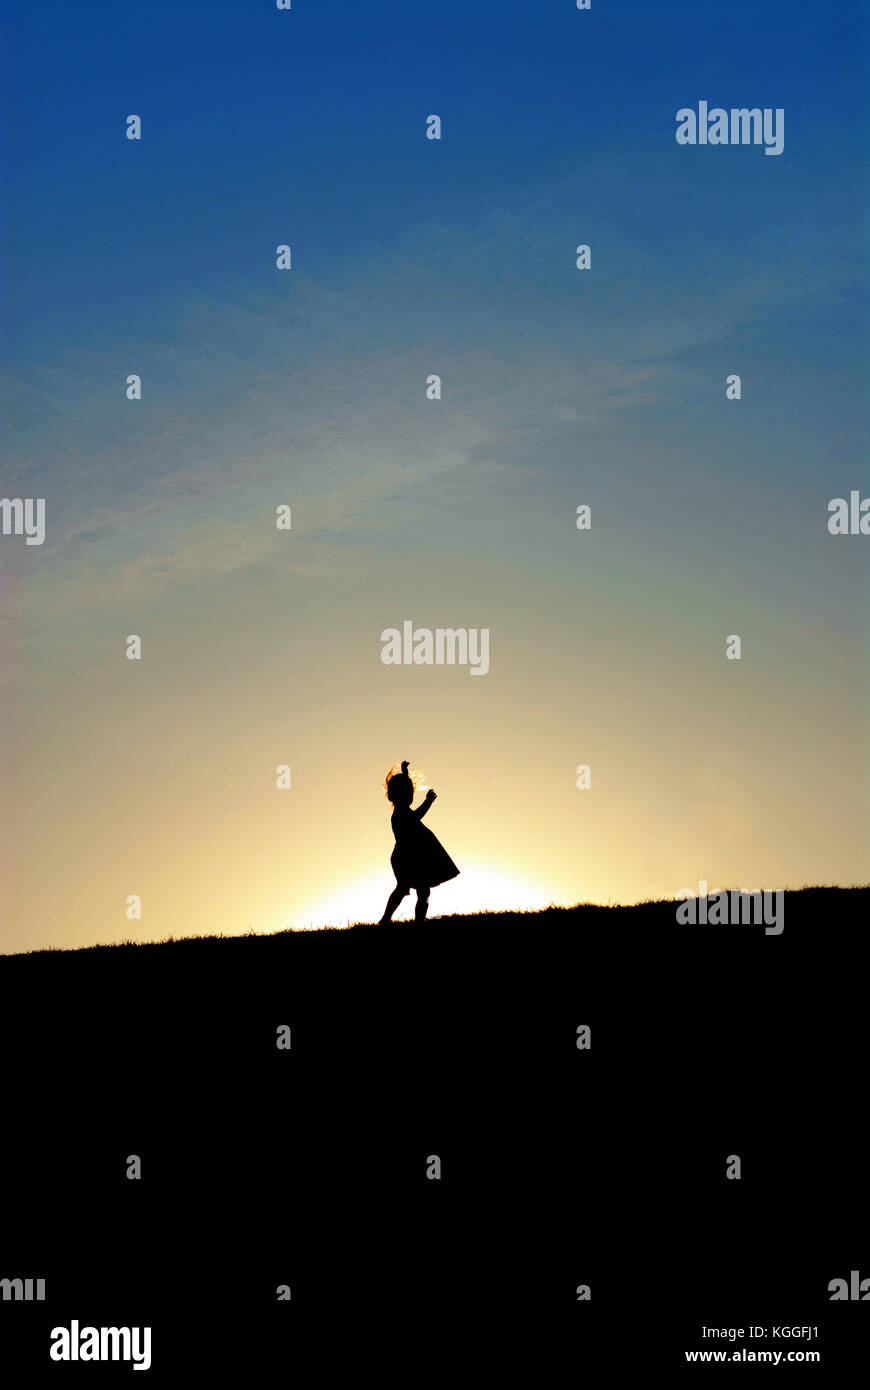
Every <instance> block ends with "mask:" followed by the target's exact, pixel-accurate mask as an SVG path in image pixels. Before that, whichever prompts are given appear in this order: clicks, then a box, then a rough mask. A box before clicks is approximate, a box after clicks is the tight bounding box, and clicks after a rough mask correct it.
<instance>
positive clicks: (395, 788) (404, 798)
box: [384, 763, 426, 806]
mask: <svg viewBox="0 0 870 1390" xmlns="http://www.w3.org/2000/svg"><path fill="white" fill-rule="evenodd" d="M425 780H426V779H425V776H424V774H423V773H422V772H421V771H420V770H419V769H418V768H412V769H411V771H409V770H408V764H407V763H402V765H401V767H400V766H399V764H398V763H393V766H392V767H391V768H390V770H389V772H388V773H387V775H386V777H385V778H384V795H385V796H386V798H387V800H388V801H391V802H392V803H393V805H394V806H410V804H411V802H412V801H413V800H414V796H415V794H416V792H417V788H418V787H420V786H422V785H423V783H424V782H425Z"/></svg>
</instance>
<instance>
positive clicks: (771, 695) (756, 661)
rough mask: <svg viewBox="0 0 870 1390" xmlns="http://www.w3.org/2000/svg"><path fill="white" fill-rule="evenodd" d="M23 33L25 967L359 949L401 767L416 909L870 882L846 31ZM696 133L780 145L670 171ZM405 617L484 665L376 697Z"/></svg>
mask: <svg viewBox="0 0 870 1390" xmlns="http://www.w3.org/2000/svg"><path fill="white" fill-rule="evenodd" d="M0 39H2V51H3V58H2V60H0V61H2V65H3V67H2V78H3V81H2V89H3V91H2V98H0V102H2V104H0V126H2V144H0V178H2V185H3V189H4V197H3V211H2V223H0V233H2V254H3V266H4V273H3V276H2V324H3V327H2V340H0V353H2V360H0V406H2V419H3V429H2V487H0V495H2V496H3V497H8V498H14V497H22V498H25V497H31V498H39V497H43V498H45V506H46V535H45V541H44V543H43V544H42V545H41V546H35V545H34V546H30V545H27V544H26V543H25V540H24V537H22V536H15V535H4V536H2V537H0V582H2V597H0V637H2V670H0V720H2V725H0V731H2V753H0V774H2V781H0V819H2V826H0V828H2V847H0V870H2V874H3V883H4V887H3V890H2V916H3V929H2V937H0V949H2V950H4V951H22V950H29V949H33V948H37V947H44V946H49V945H53V946H80V945H87V944H91V943H93V942H97V941H99V942H109V941H116V940H122V939H133V940H153V939H160V938H164V937H166V936H169V935H174V936H176V937H178V936H188V935H196V934H201V933H202V934H211V933H215V932H225V933H228V934H229V933H237V932H244V931H247V930H250V929H253V930H255V931H274V930H278V929H280V928H282V927H285V926H296V927H299V926H307V925H317V924H323V923H326V922H328V923H333V924H336V925H343V924H346V923H347V922H349V921H350V922H353V921H356V920H361V921H374V920H377V918H378V917H379V916H380V914H381V911H382V909H383V904H384V901H385V899H386V896H387V894H388V892H389V891H390V890H391V888H392V887H393V883H394V880H393V876H392V872H391V870H390V867H389V855H390V852H391V849H392V836H391V832H390V825H389V809H390V808H389V805H388V803H387V801H386V800H385V798H384V795H383V790H382V782H383V778H384V775H385V773H386V771H387V769H388V768H390V766H391V765H393V764H394V763H396V762H399V761H401V760H402V759H408V760H410V762H411V764H412V765H413V766H415V767H420V768H422V769H424V770H425V772H426V774H427V779H428V783H429V785H431V786H432V787H434V788H435V790H436V791H437V793H438V800H437V803H436V805H435V806H434V807H433V809H432V810H431V811H430V813H429V816H428V819H427V824H428V825H429V826H430V827H431V829H432V830H433V831H434V832H435V833H436V834H437V835H438V836H439V838H440V839H441V840H442V842H443V844H444V845H445V847H446V849H447V850H448V852H449V853H450V854H451V855H452V857H453V858H454V859H455V861H456V862H457V864H458V865H459V867H460V869H461V871H462V872H461V874H460V877H459V878H458V879H456V880H454V881H453V883H451V884H448V885H444V886H442V887H440V888H437V889H435V890H433V894H432V903H431V908H430V913H431V915H438V914H441V913H447V912H453V911H465V910H468V911H478V910H483V909H486V908H503V907H510V906H519V907H536V906H544V905H546V904H548V903H550V902H556V903H563V904H571V903H575V902H578V901H590V902H634V901H639V900H642V899H645V898H649V897H664V896H673V895H674V894H675V893H677V892H679V891H681V890H684V889H686V888H692V889H693V890H694V889H695V888H696V886H697V885H698V884H700V883H701V882H702V881H704V882H707V883H708V884H709V885H710V888H711V890H712V888H713V887H715V886H727V887H732V888H735V887H736V888H744V889H750V888H760V887H767V888H778V887H800V886H801V885H802V884H805V883H828V884H835V883H836V884H842V885H848V884H854V883H866V882H868V881H870V871H868V864H870V854H868V829H870V819H868V802H867V790H866V789H867V782H868V776H867V774H868V770H870V760H868V738H867V735H868V663H867V597H868V585H867V580H868V560H867V555H868V548H870V540H868V539H867V538H866V537H862V536H860V535H856V536H852V535H849V536H832V535H831V534H830V533H829V531H828V527H827V522H828V503H829V500H830V499H832V498H834V497H845V498H848V497H849V494H850V492H851V491H852V490H854V489H857V490H859V492H860V495H861V496H862V497H867V496H868V495H870V478H868V470H867V465H866V457H867V454H866V433H867V400H868V397H867V369H868V331H867V330H868V313H867V260H866V255H867V250H866V248H867V211H868V192H867V156H868V116H867V106H866V96H865V93H866V89H867V82H868V18H867V15H866V13H864V14H862V13H861V6H859V5H857V4H851V3H847V4H843V5H838V6H837V7H836V8H835V9H834V10H833V11H831V10H829V9H825V8H819V7H806V6H801V7H797V6H793V5H786V4H782V3H770V0H751V2H747V0H737V3H735V4H732V5H729V6H727V7H725V6H714V5H706V6H703V7H701V6H698V5H697V3H696V0H686V3H663V4H641V3H638V0H628V3H616V0H593V3H592V7H591V9H590V10H589V11H578V10H577V9H576V5H575V4H573V3H571V2H570V0H534V2H532V0H529V2H528V3H520V2H519V0H515V2H514V3H498V0H443V2H442V3H439V4H438V5H418V4H413V3H408V0H401V3H399V0H396V3H387V2H386V0H383V3H360V0H293V6H292V10H290V11H278V10H277V8H276V7H275V6H274V5H272V4H271V3H269V0H258V2H257V3H254V2H253V0H245V2H244V3H243V0H238V3H230V0H216V2H215V3H208V0H185V3H184V4H183V5H179V4H178V3H177V0H172V3H153V2H151V0H147V2H146V0H143V3H129V4H117V3H113V4H109V3H107V2H104V0H97V3H90V4H87V3H85V4H77V5H75V6H69V5H67V4H65V3H61V2H60V0H57V2H55V0H49V3H43V4H41V5H39V6H38V7H37V6H30V5H24V4H9V3H7V4H6V5H5V6H4V7H3V23H2V34H0ZM702 100H703V101H707V102H708V103H709V105H710V106H711V107H712V106H716V105H721V106H722V107H725V108H730V107H732V106H734V107H740V106H749V107H753V106H758V107H760V108H765V107H769V108H773V109H776V108H782V110H783V111H784V113H785V115H784V136H785V139H784V149H783V152H782V153H781V154H780V155H776V156H767V155H765V152H764V148H763V147H759V146H752V145H748V146H736V145H735V146H730V145H729V146H721V147H717V146H712V145H707V146H681V145H678V144H677V142H676V140H675V130H676V119H675V118H676V113H677V111H678V110H680V109H681V108H685V107H692V108H695V109H697V106H698V103H699V102H700V101H702ZM129 114H137V115H139V116H140V118H141V123H142V138H141V140H138V141H132V140H128V139H127V138H126V134H125V132H126V128H127V127H126V121H127V116H128V115H129ZM432 114H437V115H439V116H440V118H441V121H442V131H441V136H442V138H441V139H440V140H430V139H427V137H426V129H427V117H429V116H430V115H432ZM285 244H286V245H289V246H290V247H291V251H292V269H290V270H279V269H278V268H277V266H276V252H277V248H278V247H279V246H280V245H285ZM580 244H585V245H588V246H589V247H590V248H591V267H590V269H588V270H583V271H580V270H578V269H577V265H576V254H575V249H576V247H577V246H578V245H580ZM131 373H135V374H137V375H139V376H140V377H141V384H142V386H141V389H142V398H141V400H133V401H131V400H128V399H127V397H126V389H127V387H126V382H127V377H128V375H130V374H131ZM733 373H736V374H739V376H740V378H741V385H742V396H741V399H740V400H739V401H737V400H727V399H726V390H725V384H726V377H728V376H729V374H733ZM432 374H437V375H439V376H440V378H441V383H442V398H441V399H440V400H430V399H427V394H426V387H427V379H428V378H429V377H430V376H431V375H432ZM282 505H286V506H289V507H290V508H291V513H292V526H291V529H290V530H284V531H280V530H278V529H277V528H276V524H275V518H276V508H278V507H279V506H282ZM581 505H587V506H589V507H590V508H591V523H592V524H591V527H590V528H589V529H588V530H585V531H581V530H578V528H577V524H576V517H577V508H578V506H581ZM406 620H410V621H412V622H413V623H414V625H415V627H417V628H424V627H425V628H430V629H432V630H434V629H436V628H438V627H453V628H467V629H471V628H476V629H484V628H485V629H488V631H489V634H490V638H489V641H490V664H489V670H488V672H487V673H486V674H485V675H481V676H472V675H471V673H470V671H469V669H468V667H462V666H436V665H430V666H427V665H418V666H415V665H408V666H405V665H401V666H390V665H385V664H383V662H382V661H381V649H382V645H383V643H382V639H381V634H382V632H383V631H385V630H386V629H389V628H401V627H402V624H403V622H404V621H406ZM131 634H136V635H138V636H139V637H140V638H141V642H142V656H141V660H138V661H131V660H128V659H127V656H126V650H127V637H128V636H129V635H131ZM735 634H736V635H739V636H740V638H741V644H742V645H741V658H740V660H728V659H727V658H726V638H727V637H729V636H731V635H735ZM283 765H286V766H289V767H290V768H291V777H290V782H291V785H290V787H289V789H279V788H278V786H277V785H276V782H277V769H278V767H280V766H283ZM581 765H586V766H588V767H589V769H590V786H589V787H588V789H582V790H581V789H579V788H578V786H577V775H576V774H577V768H578V767H579V766H581ZM131 895H135V896H136V897H138V898H139V899H140V901H141V918H140V919H138V920H136V919H134V920H130V919H129V918H128V916H127V911H128V900H129V899H130V897H131ZM407 904H408V912H411V911H412V910H413V909H412V903H411V900H410V899H409V900H407ZM399 915H401V914H399Z"/></svg>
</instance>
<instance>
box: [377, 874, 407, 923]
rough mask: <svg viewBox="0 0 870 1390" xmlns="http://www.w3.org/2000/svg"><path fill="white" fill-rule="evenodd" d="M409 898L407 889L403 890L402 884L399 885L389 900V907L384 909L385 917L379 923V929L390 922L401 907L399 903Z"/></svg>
mask: <svg viewBox="0 0 870 1390" xmlns="http://www.w3.org/2000/svg"><path fill="white" fill-rule="evenodd" d="M407 896H408V890H407V888H403V887H402V885H401V884H400V883H397V884H396V886H395V888H394V889H393V891H392V893H391V894H390V896H389V897H388V898H387V905H386V907H385V908H384V915H383V917H382V918H381V920H380V922H378V926H379V927H383V926H385V925H386V923H387V922H389V920H390V918H391V917H392V915H393V913H394V912H395V910H396V908H397V907H398V906H399V903H400V902H401V901H402V899H403V898H406V897H407Z"/></svg>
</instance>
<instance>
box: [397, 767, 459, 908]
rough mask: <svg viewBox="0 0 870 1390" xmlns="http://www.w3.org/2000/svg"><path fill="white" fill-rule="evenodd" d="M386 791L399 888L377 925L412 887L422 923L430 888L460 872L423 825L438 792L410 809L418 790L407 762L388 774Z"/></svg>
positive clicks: (427, 904) (428, 794)
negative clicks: (393, 837) (415, 791)
mask: <svg viewBox="0 0 870 1390" xmlns="http://www.w3.org/2000/svg"><path fill="white" fill-rule="evenodd" d="M384 790H385V791H386V794H387V798H388V800H389V801H391V802H392V803H393V814H392V817H391V821H390V823H391V825H392V827H393V834H394V835H395V837H396V848H395V849H394V850H393V853H392V855H391V856H390V863H391V864H392V866H393V873H394V874H395V875H396V886H395V888H394V889H393V891H392V893H391V894H390V896H389V898H388V899H387V905H386V907H385V908H384V915H383V917H382V918H381V920H380V922H379V923H378V926H384V924H385V923H387V922H389V920H390V918H391V917H392V915H393V913H394V912H395V910H396V908H397V907H398V906H399V903H400V902H401V901H402V899H403V898H405V897H407V895H408V893H409V892H410V891H411V889H412V888H416V890H417V906H416V907H415V909H414V918H415V920H416V921H418V922H422V921H423V919H424V917H425V916H426V909H427V907H428V906H429V889H430V888H434V887H435V885H436V884H438V883H446V882H447V880H448V879H449V878H455V877H456V875H457V874H458V873H459V870H458V869H457V867H456V865H455V864H454V862H453V860H452V859H451V858H450V855H449V854H448V853H447V851H446V849H445V848H444V846H443V845H442V844H441V842H440V840H438V839H437V837H436V836H435V835H433V834H432V831H431V830H429V829H428V827H427V826H425V825H424V824H423V819H422V818H423V816H425V814H426V812H427V811H428V810H429V807H430V806H431V805H432V802H433V801H434V800H435V793H434V792H433V791H431V790H430V791H428V792H427V793H426V796H425V799H424V800H423V802H422V803H421V804H420V805H419V806H418V807H417V808H416V810H413V811H412V810H411V802H412V801H413V800H414V790H415V788H414V782H413V780H412V778H411V775H410V774H409V772H408V764H407V763H406V762H405V763H402V771H401V772H392V771H391V772H388V773H387V780H386V782H385V783H384Z"/></svg>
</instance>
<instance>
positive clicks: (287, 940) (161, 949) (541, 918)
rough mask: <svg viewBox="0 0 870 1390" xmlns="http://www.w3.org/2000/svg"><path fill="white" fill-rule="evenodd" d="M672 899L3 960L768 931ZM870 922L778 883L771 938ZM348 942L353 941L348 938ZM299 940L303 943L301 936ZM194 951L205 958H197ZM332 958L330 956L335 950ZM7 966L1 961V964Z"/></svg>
mask: <svg viewBox="0 0 870 1390" xmlns="http://www.w3.org/2000/svg"><path fill="white" fill-rule="evenodd" d="M679 906H680V904H679V903H677V902H674V901H671V900H669V899H657V900H652V901H649V902H644V903H637V904H633V905H631V906H621V905H618V904H614V905H612V906H602V905H600V904H597V903H578V904H576V905H575V906H573V907H559V906H556V905H551V906H550V907H546V908H543V909H540V910H538V911H516V912H477V913H473V914H456V915H454V916H448V917H434V918H429V919H427V920H426V921H424V922H422V923H421V922H415V921H407V922H391V923H389V924H388V925H387V926H378V925H377V924H376V923H372V922H358V923H354V924H353V925H351V926H347V927H344V926H342V927H318V928H307V927H295V928H294V927H290V928H285V929H284V930H283V931H278V932H272V933H263V932H255V931H253V930H250V931H247V932H244V933H240V934H238V935H226V934H224V933H220V934H218V935H205V934H203V935H196V936H186V937H178V938H176V937H173V936H170V937H166V938H164V939H162V940H159V941H147V942H137V941H132V940H126V941H121V942H111V943H100V942H98V943H95V944H94V945H92V946H80V947H74V948H70V949H65V948H57V947H51V946H49V947H45V948H41V949H39V950H35V951H27V952H19V953H17V954H15V955H11V956H3V957H2V959H4V960H6V961H8V962H10V963H11V964H12V965H13V968H15V969H18V970H22V969H26V968H28V967H27V966H25V962H27V963H29V966H30V967H36V966H37V963H39V965H40V966H44V967H45V968H46V969H68V968H71V967H72V963H73V962H75V963H76V967H75V968H78V963H79V962H83V961H96V960H99V961H100V964H101V965H102V964H103V963H105V962H108V961H110V960H111V961H112V962H113V963H120V961H121V960H122V959H131V958H133V957H135V958H136V959H137V960H139V962H140V963H141V962H142V960H143V959H144V958H145V957H146V956H147V957H148V958H151V957H152V956H153V955H154V954H155V953H156V954H159V956H160V959H161V962H162V963H164V964H169V962H170V961H171V963H172V964H173V966H174V965H177V964H180V963H181V962H182V960H188V959H190V960H193V958H194V957H196V961H195V963H196V964H199V965H204V964H205V960H204V957H205V956H206V954H207V955H208V958H209V964H211V963H213V962H216V961H217V960H218V958H219V957H218V951H217V945H218V943H221V946H220V954H221V956H226V957H227V958H228V959H229V958H230V957H231V958H232V961H233V964H236V963H238V961H239V960H240V959H241V958H243V957H244V958H245V959H246V960H250V961H251V962H254V961H259V962H261V963H265V962H266V958H269V959H272V958H275V957H276V956H277V955H279V954H280V956H281V957H282V958H283V957H284V956H285V954H286V953H287V952H293V953H294V954H295V953H299V954H300V955H301V954H302V953H303V952H304V953H305V957H306V958H307V959H310V958H311V955H310V953H311V952H317V953H319V954H324V953H329V954H330V956H332V953H334V952H336V951H338V952H341V953H344V954H351V953H352V954H353V955H354V958H355V959H356V951H357V948H358V945H359V943H358V940H357V938H358V937H359V936H360V935H362V934H365V935H366V937H368V934H369V933H375V934H377V936H378V937H380V938H383V939H384V940H393V939H394V938H396V937H401V938H402V939H405V938H408V937H412V936H413V937H414V938H425V939H426V940H427V941H429V942H432V940H433V938H435V939H437V940H439V941H440V940H443V941H445V942H447V941H449V942H453V941H456V940H459V941H460V942H461V945H462V949H463V951H469V950H472V949H473V948H474V945H475V944H477V943H480V942H481V941H484V942H485V944H486V948H487V949H492V948H493V947H494V946H496V944H497V943H498V942H502V943H506V942H512V943H516V942H524V943H525V944H526V946H527V947H528V948H529V949H530V950H531V949H532V947H533V944H534V943H537V942H538V941H542V940H545V941H547V942H548V943H549V944H550V945H553V946H554V945H556V944H557V943H560V942H561V943H562V944H563V945H564V944H568V945H571V944H573V945H574V946H575V947H579V946H581V945H582V944H583V943H584V941H586V942H588V944H592V942H593V940H594V939H595V938H597V937H598V936H599V934H600V933H607V934H608V936H609V935H610V934H612V933H623V934H625V933H627V934H628V935H629V936H630V937H635V936H637V938H638V939H639V941H640V942H644V941H645V942H647V943H648V944H649V943H650V942H651V938H652V941H654V942H655V943H656V944H657V945H658V946H660V947H666V946H667V945H670V946H673V945H674V944H677V945H678V946H680V947H684V946H686V945H688V944H689V942H690V941H692V940H693V939H695V940H698V941H707V942H709V943H711V944H717V945H718V946H719V947H721V945H722V940H723V938H728V939H730V940H734V939H735V938H739V937H740V936H741V935H742V936H744V937H749V938H757V937H758V936H761V937H762V938H763V937H764V936H765V935H767V934H768V933H766V932H765V927H764V925H763V924H762V923H756V922H749V923H742V924H714V925H702V924H697V925H693V924H680V923H678V921H677V917H676V914H677V909H678V907H679ZM868 921H870V886H867V887H865V886H861V887H856V888H837V887H807V888H801V889H793V890H786V892H785V894H784V916H783V922H784V929H783V931H782V933H781V934H776V933H773V932H771V933H769V935H771V936H774V935H776V936H777V937H778V939H780V938H781V939H782V940H788V941H793V940H795V939H799V940H800V941H801V942H802V943H804V944H805V943H806V942H807V941H808V939H810V938H814V937H815V936H816V935H817V933H818V932H820V931H822V930H824V931H838V930H840V931H844V932H851V931H856V930H858V929H859V928H860V927H861V925H862V924H866V923H867V922H868ZM352 939H353V945H351V940H352ZM303 941H305V942H307V945H303V944H302V942H303ZM200 957H202V958H203V959H202V960H201V959H199V958H200ZM333 958H334V957H333ZM7 968H8V967H7Z"/></svg>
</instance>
